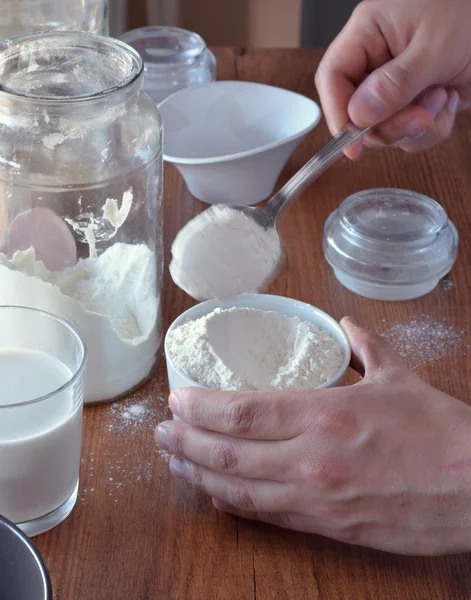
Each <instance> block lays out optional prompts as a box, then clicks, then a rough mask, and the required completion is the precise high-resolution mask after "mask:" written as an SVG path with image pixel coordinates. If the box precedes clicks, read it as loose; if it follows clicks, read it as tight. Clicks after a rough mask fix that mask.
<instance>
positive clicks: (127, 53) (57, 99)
mask: <svg viewBox="0 0 471 600" xmlns="http://www.w3.org/2000/svg"><path fill="white" fill-rule="evenodd" d="M41 41H44V43H47V41H50V43H51V44H53V43H55V50H56V51H57V49H58V48H57V45H58V44H59V48H64V47H69V48H71V49H72V48H74V47H75V48H80V49H84V48H87V49H89V50H90V51H93V50H95V52H96V53H97V54H98V53H99V48H100V45H101V46H102V47H103V48H108V49H109V50H110V51H115V52H118V53H120V54H121V56H123V57H126V58H128V60H129V65H128V67H127V74H126V75H125V76H124V77H122V78H121V79H119V80H118V81H117V82H116V83H115V84H114V85H104V86H103V88H102V89H99V90H98V91H92V92H89V93H85V94H76V95H61V96H58V95H47V94H34V93H31V92H25V91H20V90H17V89H14V88H12V87H9V86H8V85H4V84H2V83H0V96H1V95H3V94H5V95H7V96H13V97H14V98H15V99H21V100H25V101H30V102H46V103H51V104H57V103H63V102H84V101H87V100H97V99H100V98H105V97H107V96H109V95H111V94H114V93H115V92H118V91H124V90H126V89H129V88H131V87H133V85H134V84H136V83H137V82H138V81H139V80H140V79H141V78H142V76H143V72H144V64H143V60H142V58H141V56H140V54H139V53H138V52H137V51H136V50H135V49H134V48H132V47H131V46H129V45H128V44H126V43H125V42H123V41H120V40H116V39H114V38H109V37H105V36H101V35H96V34H93V33H88V32H83V31H47V32H36V33H28V34H26V35H21V36H17V37H14V38H10V39H9V40H6V41H4V42H2V43H0V72H3V69H4V64H3V63H4V61H5V60H7V59H8V58H12V57H13V56H15V55H20V56H21V54H22V50H21V47H22V45H24V44H31V45H32V46H33V48H34V45H35V44H36V45H38V44H39V43H40V42H41ZM38 51H39V48H37V52H38ZM24 52H25V51H24V50H23V55H24Z"/></svg>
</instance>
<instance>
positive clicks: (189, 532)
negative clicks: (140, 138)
mask: <svg viewBox="0 0 471 600" xmlns="http://www.w3.org/2000/svg"><path fill="white" fill-rule="evenodd" d="M216 54H217V58H218V62H219V78H220V79H241V80H248V81H257V82H263V83H267V84H272V85H277V86H281V87H284V88H288V89H291V90H294V91H297V92H300V93H302V94H305V95H306V96H309V97H311V98H314V99H316V98H317V96H316V91H315V88H314V80H313V74H314V72H315V71H316V67H317V65H318V62H319V59H320V57H321V52H320V51H316V50H248V51H247V50H241V51H238V50H234V49H226V48H223V49H217V50H216ZM327 140H328V132H327V128H326V126H325V124H324V123H322V124H321V125H320V126H319V127H318V128H316V129H315V131H313V132H312V134H310V135H309V136H308V137H307V138H306V139H305V141H304V142H303V143H302V145H301V146H300V147H299V149H298V150H297V151H296V153H295V154H294V155H293V157H292V159H291V160H290V162H289V164H288V165H287V168H286V169H285V171H284V173H283V175H282V177H281V181H280V183H283V182H284V181H286V180H287V178H288V177H289V176H290V175H292V174H293V173H294V172H295V171H296V170H297V169H298V168H300V167H301V166H302V164H303V163H304V162H305V161H307V160H308V159H309V158H310V157H311V155H312V154H313V152H314V151H315V150H316V149H318V148H320V147H321V146H322V145H323V144H324V143H325V142H326V141H327ZM470 150H471V114H469V113H468V114H463V115H461V116H460V117H459V119H458V126H457V128H456V131H455V133H454V134H453V137H452V138H451V139H450V140H449V141H447V142H446V143H444V144H443V145H441V146H440V147H438V148H436V149H434V150H432V151H429V152H426V153H422V154H417V155H407V154H405V153H402V152H401V151H399V150H387V151H370V152H368V153H367V154H366V155H365V156H364V158H363V159H362V160H361V161H360V162H358V163H356V164H353V163H349V162H348V161H347V160H346V159H345V160H343V161H341V162H340V163H339V164H337V165H336V166H334V167H333V168H332V169H330V171H328V172H327V173H326V174H325V175H324V176H323V177H322V178H321V180H320V181H319V182H318V183H316V184H315V185H314V186H313V187H312V188H311V189H310V190H309V191H308V192H307V193H305V194H304V196H303V197H302V198H301V199H300V200H299V201H298V202H297V203H296V204H295V205H294V206H293V208H292V209H290V211H288V213H286V215H284V217H283V219H282V235H283V239H284V241H285V244H286V248H287V253H288V268H287V269H285V271H284V272H283V273H282V274H281V275H280V276H279V278H278V279H277V281H276V282H275V283H274V284H273V286H272V288H271V290H270V291H271V292H273V293H278V294H281V295H286V296H290V297H293V298H297V299H299V300H303V301H305V302H309V303H312V304H314V305H315V306H318V307H319V308H321V309H323V310H325V311H327V312H328V313H330V314H331V315H333V316H334V317H335V318H337V319H340V318H341V317H342V316H344V315H346V314H349V315H353V316H355V317H356V318H357V319H358V320H359V321H360V322H362V323H364V324H365V325H366V326H368V327H369V328H371V329H373V330H378V331H382V332H386V334H387V335H388V336H389V337H390V339H391V340H392V341H393V343H395V344H396V345H398V346H399V347H400V348H399V349H400V350H401V352H402V354H403V355H404V358H405V359H406V360H407V361H408V362H409V363H410V365H411V366H412V367H413V368H414V369H415V370H416V371H417V372H418V373H419V374H420V375H421V376H422V377H423V378H424V379H426V380H427V381H428V382H430V383H431V384H433V385H435V386H437V387H439V388H441V389H442V390H444V391H445V392H447V393H449V394H452V395H454V396H455V397H457V398H460V399H461V400H463V401H465V402H469V401H470V400H471V397H470V392H469V388H470V384H469V382H470V381H471V376H470V375H471V373H470V359H469V356H468V348H469V347H470V342H471V339H470V336H469V333H468V332H467V329H468V326H469V324H470V322H471V303H470V301H469V300H470V290H471V193H470V191H471V158H470V157H471V152H470ZM165 176H166V180H165V234H166V247H167V259H168V249H169V246H170V243H171V241H172V240H173V238H174V236H175V234H176V232H177V231H178V229H179V228H180V227H181V226H182V225H184V224H185V223H186V221H188V219H190V218H191V217H193V216H194V215H195V214H196V213H197V212H199V211H201V210H202V209H203V208H204V206H203V205H202V204H201V203H200V202H198V201H196V200H194V199H193V198H192V197H191V196H190V194H189V193H188V191H187V190H186V188H185V186H184V184H183V182H182V179H181V177H180V176H179V174H178V173H177V172H176V170H175V169H174V168H173V167H171V166H169V165H167V166H166V172H165ZM372 187H400V188H407V189H411V190H416V191H418V192H422V193H425V194H427V195H429V196H431V197H432V198H435V199H436V200H438V201H439V202H441V203H442V204H443V206H444V207H445V209H446V210H447V212H448V214H449V216H450V218H451V219H452V220H453V221H454V223H455V224H456V226H457V228H458V230H459V233H460V252H459V258H458V261H457V263H456V265H455V267H454V268H453V270H452V272H451V274H450V276H449V277H448V278H447V280H444V281H442V282H441V283H440V285H439V287H438V288H437V289H436V290H435V291H434V292H433V293H431V294H429V295H428V296H426V297H425V298H422V299H420V300H416V301H411V302H403V303H385V302H374V301H370V300H366V299H364V298H361V297H359V296H355V295H354V294H352V293H350V292H348V291H347V290H345V289H343V288H342V287H341V286H340V284H339V283H338V282H337V281H336V280H335V279H334V277H333V274H332V272H331V270H330V267H329V266H328V265H327V263H326V261H325V260H324V257H323V254H322V228H323V224H324V221H325V219H326V217H327V216H328V215H329V213H330V212H331V211H332V210H333V209H334V208H335V207H336V206H337V205H338V204H339V203H340V202H341V201H342V200H343V199H344V198H345V197H347V196H348V195H349V194H351V193H353V192H356V191H359V190H362V189H366V188H372ZM163 305H164V321H165V326H166V327H167V326H168V325H169V324H170V323H171V321H172V320H173V319H175V318H176V317H177V316H178V315H179V314H180V313H181V312H182V311H184V310H185V309H187V308H189V307H190V306H191V305H192V300H191V299H190V298H189V297H187V296H186V295H185V294H184V293H183V292H181V291H179V290H178V289H176V287H175V286H174V285H173V283H171V281H170V279H169V277H168V276H166V279H165V284H164V291H163ZM417 319H419V323H417ZM420 319H421V321H420ZM425 323H427V324H428V325H427V326H426V325H425ZM434 338H436V339H435V341H436V343H434ZM166 395H167V381H166V376H165V364H164V359H163V358H162V359H161V364H160V367H159V369H158V371H157V373H156V375H155V378H154V379H153V380H152V381H151V382H149V383H148V384H147V385H146V386H145V387H144V388H143V389H141V390H140V391H139V392H137V393H136V394H134V395H133V396H132V397H130V398H129V399H128V400H125V401H123V402H120V403H115V404H113V405H108V406H105V407H99V408H87V409H86V410H85V416H84V434H83V449H82V457H83V458H82V470H81V483H80V495H79V500H78V502H77V505H76V507H75V509H74V511H73V512H72V514H71V515H70V517H69V518H68V519H67V520H66V521H65V522H64V523H63V524H62V525H60V526H59V527H57V528H56V529H54V530H52V531H50V532H49V533H47V534H45V535H42V536H39V537H37V538H36V539H35V541H36V543H37V545H38V547H39V549H40V551H41V552H42V554H43V556H44V558H45V560H46V562H47V564H48V566H49V569H50V572H51V576H52V580H53V587H54V594H55V596H54V597H55V598H56V599H57V600H250V599H252V598H253V599H256V600H284V599H286V600H292V599H298V598H300V599H302V600H379V599H382V600H383V599H385V600H399V599H400V600H419V599H420V600H441V599H448V598H449V599H452V600H460V599H462V598H463V599H465V598H466V599H467V598H471V560H470V557H469V556H468V555H461V556H450V557H443V558H407V557H400V556H394V555H390V554H386V553H381V552H377V551H372V550H368V549H363V548H359V547H350V546H347V545H344V544H341V543H337V542H333V541H330V540H328V539H324V538H321V537H318V536H314V535H304V534H300V533H293V532H289V531H284V530H281V529H277V528H275V527H271V526H266V525H260V524H256V523H252V522H247V521H244V520H240V519H236V518H234V517H231V516H226V515H223V514H219V513H218V512H217V511H216V510H215V509H214V508H213V507H212V504H211V501H210V500H208V499H207V498H205V497H204V496H203V495H201V494H199V493H197V492H195V491H193V490H192V489H191V488H189V487H188V486H187V485H186V484H185V483H182V482H181V481H178V480H176V479H174V478H173V477H172V476H171V475H170V473H169V469H168V456H166V455H165V453H163V452H162V451H159V450H158V449H157V448H156V446H155V444H154V441H153V430H154V426H155V425H156V424H157V423H158V422H159V421H161V420H164V419H166V418H167V417H168V413H167V409H166ZM133 405H138V406H139V407H140V409H139V410H138V411H137V412H139V411H140V412H141V413H142V414H133V411H129V410H127V409H129V407H130V406H133ZM134 412H136V411H134ZM12 600H13V599H12Z"/></svg>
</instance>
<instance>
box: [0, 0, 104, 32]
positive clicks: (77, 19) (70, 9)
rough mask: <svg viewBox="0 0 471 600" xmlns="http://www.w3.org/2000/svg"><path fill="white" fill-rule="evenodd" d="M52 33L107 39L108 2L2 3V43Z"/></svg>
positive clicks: (51, 0) (45, 0)
mask: <svg viewBox="0 0 471 600" xmlns="http://www.w3.org/2000/svg"><path fill="white" fill-rule="evenodd" d="M50 30H67V31H89V32H91V33H99V34H103V35H107V33H108V0H80V1H79V2H78V1H77V0H1V2H0V40H5V39H8V38H12V37H15V36H17V35H24V34H26V33H32V32H36V31H50Z"/></svg>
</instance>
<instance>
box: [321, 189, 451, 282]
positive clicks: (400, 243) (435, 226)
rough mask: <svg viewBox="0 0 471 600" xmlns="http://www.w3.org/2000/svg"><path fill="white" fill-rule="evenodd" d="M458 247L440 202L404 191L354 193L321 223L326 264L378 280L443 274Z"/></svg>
mask: <svg viewBox="0 0 471 600" xmlns="http://www.w3.org/2000/svg"><path fill="white" fill-rule="evenodd" d="M457 249H458V234H457V231H456V228H455V227H454V225H453V223H451V221H449V219H448V216H447V214H446V212H445V211H444V210H443V208H442V207H441V206H440V204H438V203H437V202H435V201H434V200H432V199H431V198H428V197H427V196H423V195H421V194H417V193H415V192H409V191H407V190H398V189H373V190H368V191H364V192H359V193H357V194H354V195H353V196H350V197H349V198H347V199H346V200H345V201H344V202H343V203H342V204H341V205H340V207H339V208H338V209H337V210H335V211H334V212H333V213H332V214H331V215H330V217H329V218H328V219H327V222H326V224H325V228H324V253H325V256H326V259H327V261H328V262H329V263H330V265H331V266H332V267H333V268H334V269H336V270H339V271H342V272H344V273H348V274H349V275H351V276H354V277H358V278H360V279H364V280H368V281H374V282H377V283H394V284H401V283H403V284H408V283H418V282H421V281H427V280H429V279H432V278H439V277H443V276H444V275H445V274H446V273H447V272H448V271H449V270H450V268H451V266H452V265H453V263H454V261H455V259H456V255H457Z"/></svg>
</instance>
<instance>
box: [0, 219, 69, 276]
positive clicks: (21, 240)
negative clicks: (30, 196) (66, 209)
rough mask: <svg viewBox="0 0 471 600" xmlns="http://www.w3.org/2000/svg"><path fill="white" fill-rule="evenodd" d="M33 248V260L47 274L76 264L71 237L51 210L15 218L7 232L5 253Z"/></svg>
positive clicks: (11, 253) (10, 255)
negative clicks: (45, 269) (38, 262)
mask: <svg viewBox="0 0 471 600" xmlns="http://www.w3.org/2000/svg"><path fill="white" fill-rule="evenodd" d="M29 248H34V251H35V254H36V259H37V260H41V261H42V262H43V263H44V265H45V266H46V267H47V268H48V269H49V270H51V271H60V270H61V269H65V268H67V267H72V266H73V265H75V264H76V262H77V246H76V244H75V239H74V236H73V235H72V233H71V231H70V230H69V228H68V227H67V225H66V224H65V223H64V221H63V220H62V219H61V218H60V217H58V216H57V215H56V214H55V213H54V212H53V211H52V210H50V209H49V208H45V207H35V208H31V209H29V210H26V211H24V212H22V213H20V214H19V215H17V216H16V217H15V218H14V219H13V221H12V222H11V223H10V227H9V229H8V241H7V252H8V256H9V258H12V257H13V255H14V254H15V252H18V251H21V250H28V249H29Z"/></svg>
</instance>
